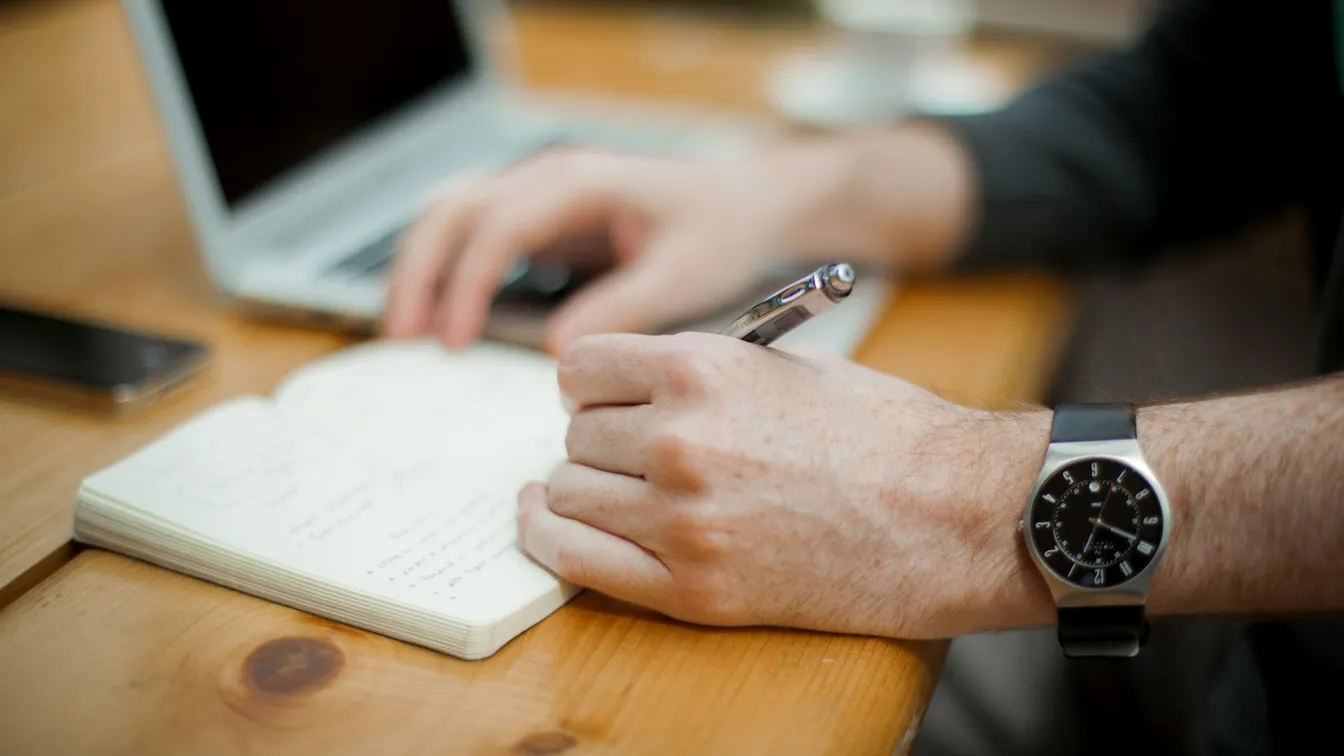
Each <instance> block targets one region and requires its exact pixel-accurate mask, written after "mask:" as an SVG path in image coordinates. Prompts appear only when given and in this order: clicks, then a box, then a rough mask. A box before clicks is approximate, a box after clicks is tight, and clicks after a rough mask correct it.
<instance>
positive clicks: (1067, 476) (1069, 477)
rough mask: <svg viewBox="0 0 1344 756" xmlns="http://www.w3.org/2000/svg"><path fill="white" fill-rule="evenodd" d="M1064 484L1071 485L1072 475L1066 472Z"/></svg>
mask: <svg viewBox="0 0 1344 756" xmlns="http://www.w3.org/2000/svg"><path fill="white" fill-rule="evenodd" d="M1064 482H1065V483H1068V484H1069V485H1073V475H1072V474H1071V473H1070V472H1069V471H1068V470H1065V471H1064Z"/></svg>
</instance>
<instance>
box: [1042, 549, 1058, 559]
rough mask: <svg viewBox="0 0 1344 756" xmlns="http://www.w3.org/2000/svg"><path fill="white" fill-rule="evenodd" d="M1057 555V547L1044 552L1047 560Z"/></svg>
mask: <svg viewBox="0 0 1344 756" xmlns="http://www.w3.org/2000/svg"><path fill="white" fill-rule="evenodd" d="M1058 553H1059V547H1057V546H1055V547H1051V548H1048V549H1046V550H1045V556H1046V558H1047V559H1049V558H1050V557H1052V556H1054V555H1055V554H1058Z"/></svg>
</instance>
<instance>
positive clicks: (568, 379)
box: [556, 334, 658, 410]
mask: <svg viewBox="0 0 1344 756" xmlns="http://www.w3.org/2000/svg"><path fill="white" fill-rule="evenodd" d="M656 338H657V337H654V336H642V335H636V334H602V335H599V336H588V337H585V338H582V339H579V340H577V341H575V342H574V343H573V344H571V345H570V346H569V347H568V348H566V349H565V351H564V353H563V354H562V355H561V356H560V362H559V365H558V366H557V368H556V378H557V380H558V381H559V384H560V393H561V394H562V395H563V396H564V399H565V402H566V404H567V406H570V407H572V408H574V410H578V409H582V408H584V407H592V406H602V405H634V404H648V403H649V402H650V401H652V400H653V389H654V386H656V385H657V381H658V375H657V372H658V371H657V364H656V359H655V356H654V355H655V354H656V353H657V347H656V341H655V340H656Z"/></svg>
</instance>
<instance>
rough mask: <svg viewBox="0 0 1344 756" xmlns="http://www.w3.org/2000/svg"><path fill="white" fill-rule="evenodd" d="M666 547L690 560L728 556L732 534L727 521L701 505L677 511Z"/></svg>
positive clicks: (670, 525)
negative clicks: (672, 548) (671, 547)
mask: <svg viewBox="0 0 1344 756" xmlns="http://www.w3.org/2000/svg"><path fill="white" fill-rule="evenodd" d="M667 529H668V540H669V545H671V546H673V547H674V548H676V550H677V551H678V552H680V553H681V554H683V555H685V556H687V557H689V558H692V559H709V558H715V557H720V556H723V555H726V554H728V553H729V551H730V549H731V544H730V541H731V540H732V538H731V533H730V528H729V526H728V523H727V521H726V520H725V519H724V518H723V517H722V516H720V515H719V514H717V513H715V512H713V511H711V510H710V509H709V508H708V507H706V506H705V505H701V504H692V505H688V506H684V507H682V508H681V509H679V510H678V511H677V512H676V513H675V514H674V515H672V517H671V518H670V520H669V522H668V528H667Z"/></svg>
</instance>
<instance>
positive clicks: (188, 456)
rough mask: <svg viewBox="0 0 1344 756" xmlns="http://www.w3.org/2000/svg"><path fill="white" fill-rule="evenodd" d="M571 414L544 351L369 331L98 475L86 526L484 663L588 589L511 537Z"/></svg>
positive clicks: (96, 540)
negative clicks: (262, 393)
mask: <svg viewBox="0 0 1344 756" xmlns="http://www.w3.org/2000/svg"><path fill="white" fill-rule="evenodd" d="M568 424H569V417H568V415H567V414H566V412H565V410H564V408H563V406H562V405H561V402H560V395H559V390H558V387H557V384H556V379H555V365H554V362H553V361H552V360H550V359H549V358H548V357H546V356H544V355H541V354H539V353H537V352H533V351H529V350H524V349H521V348H513V347H507V346H502V345H494V344H489V343H483V344H481V345H478V346H476V347H473V348H472V349H469V350H466V351H462V352H448V351H446V350H444V349H442V348H440V347H439V346H437V345H436V344H433V343H430V342H428V341H415V342H370V343H368V344H366V345H363V346H359V347H355V348H353V349H350V350H346V351H343V352H339V353H337V354H335V355H333V356H331V357H328V358H325V359H323V360H319V361H316V362H314V363H310V364H309V365H308V366H306V367H304V368H301V369H300V370H298V371H296V372H295V373H294V374H293V375H291V376H290V377H289V378H288V379H287V380H286V381H285V382H284V383H283V384H282V385H281V386H280V387H279V388H278V389H277V391H276V392H275V396H274V397H273V398H272V399H270V400H267V399H264V398H260V397H244V398H239V399H234V400H231V401H229V402H226V403H224V404H222V405H218V406H216V407H213V408H211V409H210V410H208V411H206V412H205V413H203V414H201V415H199V416H197V417H195V418H192V419H191V420H189V421H187V422H186V423H184V424H182V425H181V426H179V427H177V428H175V429H174V430H172V431H171V432H170V433H168V434H166V435H165V436H163V437H161V438H159V439H158V440H156V441H154V442H152V443H151V444H149V445H148V446H146V447H145V448H143V449H141V450H140V451H138V452H136V453H135V454H133V455H131V456H129V457H127V458H125V459H123V460H121V461H119V462H118V463H116V464H115V465H113V466H111V467H109V468H107V469H105V470H102V471H101V472H98V473H97V474H95V475H92V476H91V477H89V478H87V479H86V480H85V481H84V482H83V485H82V486H81V487H80V490H79V495H78V499H77V503H76V508H75V537H76V539H77V540H80V541H82V542H85V543H89V544H94V545H99V546H103V547H105V548H108V549H111V550H114V551H119V552H122V553H126V554H130V555H132V556H136V557H139V558H141V559H144V560H146V561H149V562H154V563H157V564H160V565H162V566H165V567H168V568H171V569H175V570H178V571H181V572H184V573H187V574H190V575H195V576H197V577H200V578H203V579H206V580H209V581H212V582H216V583H219V584H222V585H225V586H229V587H232V588H236V589H238V590H241V591H244V592H246V593H250V594H253V595H256V596H260V597H262V598H266V599H269V600H272V601H275V602H278V603H282V604H286V605H288V606H292V607H295V608H298V609H302V610H304V611H307V612H310V613H312V614H315V615H319V616H324V617H328V618H330V619H333V620H337V621H341V622H345V623H347V624H350V625H352V626H356V627H362V628H365V629H368V630H371V631H373V632H377V633H381V634H384V635H388V636H390V637H395V638H399V639H402V640H405V641H408V642H412V643H416V644H419V645H423V646H426V647H428V648H432V649H436V650H439V651H442V652H444V653H447V654H451V655H453V656H458V657H462V658H467V659H479V658H483V657H486V656H489V655H491V654H493V653H494V652H495V651H496V650H498V649H499V648H500V647H501V646H502V645H503V644H504V643H506V642H508V641H509V640H510V639H512V638H513V637H515V636H516V635H518V634H519V633H521V632H522V631H524V630H526V629H527V628H528V627H530V626H532V625H533V624H535V623H537V622H538V621H540V620H541V619H542V618H544V617H545V616H547V615H548V614H550V613H551V612H554V611H555V610H556V609H558V608H559V607H560V606H562V605H563V604H564V603H565V602H566V601H567V600H568V599H569V598H570V597H572V596H573V595H574V594H575V592H576V589H575V588H573V587H571V586H568V585H566V584H563V583H562V582H561V581H559V580H557V579H556V578H555V577H553V576H552V575H551V574H550V573H549V572H547V571H546V570H544V569H543V568H541V567H539V566H537V565H536V564H535V563H534V562H532V561H531V560H530V559H528V558H527V557H526V556H524V555H523V554H522V553H521V552H520V551H519V550H518V549H517V548H516V546H515V543H516V539H515V535H516V529H515V528H516V504H515V496H516V494H517V491H518V489H519V488H521V487H522V485H523V484H524V483H526V482H527V481H528V480H545V479H546V478H547V477H548V476H549V474H550V472H551V470H552V469H553V468H554V467H556V466H557V465H559V464H560V463H562V462H563V461H564V459H565V432H566V429H567V427H568Z"/></svg>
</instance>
